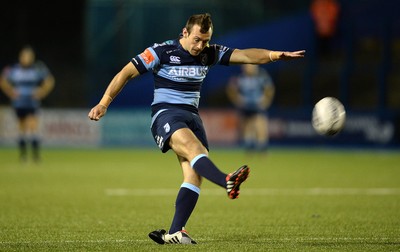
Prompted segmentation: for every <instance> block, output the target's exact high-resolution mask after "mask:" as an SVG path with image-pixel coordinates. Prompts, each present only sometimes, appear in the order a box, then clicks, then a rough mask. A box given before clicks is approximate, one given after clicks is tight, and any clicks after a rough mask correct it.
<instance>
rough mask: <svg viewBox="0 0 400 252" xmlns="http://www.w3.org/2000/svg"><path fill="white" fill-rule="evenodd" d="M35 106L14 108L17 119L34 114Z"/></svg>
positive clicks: (35, 111)
mask: <svg viewBox="0 0 400 252" xmlns="http://www.w3.org/2000/svg"><path fill="white" fill-rule="evenodd" d="M36 113H37V108H15V114H16V115H17V117H18V118H19V119H24V118H25V117H27V116H29V115H36Z"/></svg>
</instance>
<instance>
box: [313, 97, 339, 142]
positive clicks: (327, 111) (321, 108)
mask: <svg viewBox="0 0 400 252" xmlns="http://www.w3.org/2000/svg"><path fill="white" fill-rule="evenodd" d="M345 121H346V110H345V108H344V106H343V104H342V103H341V102H340V101H339V100H338V99H336V98H335V97H325V98H322V99H321V100H319V101H318V102H317V103H316V104H315V105H314V109H313V111H312V126H313V128H314V129H315V131H316V132H317V133H318V134H320V135H324V136H333V135H336V134H337V133H339V132H340V131H341V130H342V129H343V127H344V123H345Z"/></svg>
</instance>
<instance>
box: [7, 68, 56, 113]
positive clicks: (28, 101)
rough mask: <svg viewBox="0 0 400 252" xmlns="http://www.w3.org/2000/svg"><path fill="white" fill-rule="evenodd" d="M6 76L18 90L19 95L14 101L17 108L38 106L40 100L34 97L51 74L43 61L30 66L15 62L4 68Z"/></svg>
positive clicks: (13, 103)
mask: <svg viewBox="0 0 400 252" xmlns="http://www.w3.org/2000/svg"><path fill="white" fill-rule="evenodd" d="M3 74H4V76H5V78H6V79H7V80H8V81H9V82H10V83H11V85H12V86H13V87H14V88H15V89H16V91H17V92H18V94H19V95H18V97H17V98H16V99H14V100H13V101H12V105H13V107H15V108H38V107H39V105H40V102H39V101H38V100H36V99H34V98H33V94H34V92H35V91H36V89H37V88H38V87H39V86H40V85H41V83H42V82H43V80H44V79H45V78H46V77H47V76H48V75H49V74H50V72H49V70H48V68H47V67H46V65H45V64H44V63H42V62H37V63H34V64H33V65H32V66H30V67H22V66H21V65H20V64H15V65H13V66H11V67H9V68H6V69H5V70H4V73H3Z"/></svg>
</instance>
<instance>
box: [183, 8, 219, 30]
mask: <svg viewBox="0 0 400 252" xmlns="http://www.w3.org/2000/svg"><path fill="white" fill-rule="evenodd" d="M193 25H199V26H200V32H201V33H206V32H208V30H209V29H210V28H211V30H213V29H214V28H213V23H212V20H211V15H210V14H209V13H204V14H195V15H192V16H190V17H189V19H188V20H187V22H186V26H185V28H186V30H187V31H188V33H189V34H190V32H191V31H192V28H193Z"/></svg>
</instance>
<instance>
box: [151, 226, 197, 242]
mask: <svg viewBox="0 0 400 252" xmlns="http://www.w3.org/2000/svg"><path fill="white" fill-rule="evenodd" d="M149 237H150V238H151V239H152V240H153V241H155V242H157V243H158V244H197V242H196V241H195V240H193V239H192V238H191V237H190V236H189V234H188V233H187V231H186V230H185V229H182V230H181V231H178V232H175V233H173V234H167V231H165V230H164V229H159V230H155V231H153V232H150V233H149Z"/></svg>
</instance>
